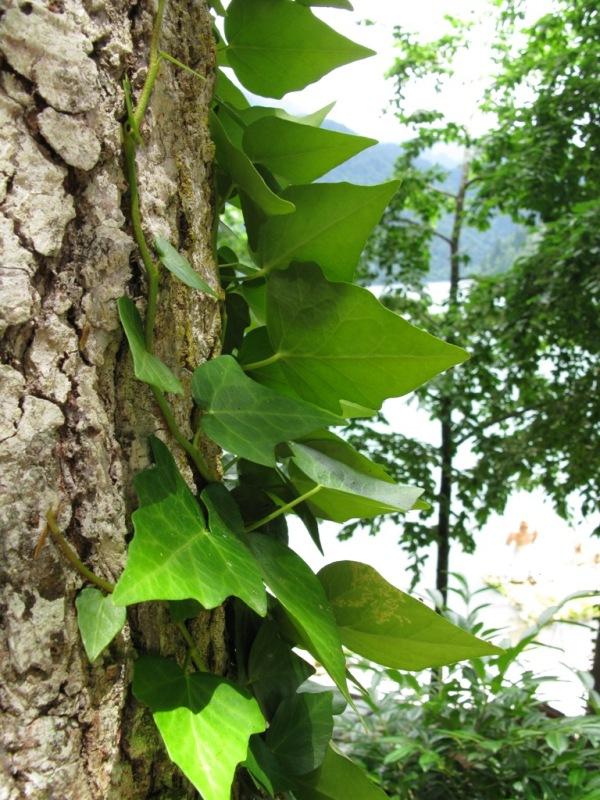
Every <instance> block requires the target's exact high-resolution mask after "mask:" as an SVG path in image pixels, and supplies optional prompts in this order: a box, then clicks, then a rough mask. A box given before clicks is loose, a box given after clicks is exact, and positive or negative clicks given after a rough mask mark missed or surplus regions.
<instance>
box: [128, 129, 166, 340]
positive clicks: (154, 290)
mask: <svg viewBox="0 0 600 800" xmlns="http://www.w3.org/2000/svg"><path fill="white" fill-rule="evenodd" d="M123 137H124V151H125V165H126V168H127V183H128V184H129V203H130V210H131V225H132V227H133V235H134V238H135V241H136V243H137V246H138V248H139V251H140V256H141V257H142V262H143V264H144V268H145V270H146V276H147V279H148V303H147V306H146V323H145V328H146V349H147V350H148V351H149V352H152V347H153V344H154V322H155V319H156V306H157V301H158V276H159V272H158V266H157V264H156V262H155V261H154V259H153V257H152V253H151V252H150V248H149V247H148V243H147V242H146V237H145V236H144V231H143V229H142V216H141V213H140V196H139V192H138V184H137V169H136V165H135V150H136V146H135V140H134V137H133V135H132V133H131V132H130V131H129V130H127V128H126V127H124V129H123Z"/></svg>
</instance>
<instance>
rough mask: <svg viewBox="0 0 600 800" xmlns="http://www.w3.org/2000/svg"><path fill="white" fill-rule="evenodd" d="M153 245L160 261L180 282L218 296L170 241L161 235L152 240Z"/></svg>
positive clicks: (212, 295)
mask: <svg viewBox="0 0 600 800" xmlns="http://www.w3.org/2000/svg"><path fill="white" fill-rule="evenodd" d="M154 246H155V248H156V252H157V253H158V257H159V258H160V260H161V263H162V264H163V265H164V266H165V267H166V268H167V269H168V270H169V272H172V273H173V275H175V277H176V278H179V280H180V281H181V282H182V283H185V285H186V286H190V287H191V288H192V289H199V290H200V291H201V292H204V293H205V294H208V295H210V296H211V297H217V296H218V295H217V293H216V292H215V290H214V289H212V288H211V287H210V286H209V285H208V283H206V281H205V280H203V279H202V278H201V277H200V275H198V273H197V272H196V271H195V270H194V269H193V268H192V265H191V264H190V262H189V261H188V260H187V258H185V256H183V255H181V253H179V252H178V251H177V250H176V249H175V248H174V247H173V245H172V244H171V242H169V241H168V240H167V239H164V238H163V237H162V236H157V237H156V239H155V240H154Z"/></svg>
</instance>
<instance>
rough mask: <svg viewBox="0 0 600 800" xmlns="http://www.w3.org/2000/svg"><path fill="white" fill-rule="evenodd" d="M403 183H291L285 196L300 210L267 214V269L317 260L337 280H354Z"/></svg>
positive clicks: (262, 241) (262, 235) (263, 254)
mask: <svg viewBox="0 0 600 800" xmlns="http://www.w3.org/2000/svg"><path fill="white" fill-rule="evenodd" d="M398 186H399V182H398V181H388V182H387V183H381V184H377V185H375V186H355V185H354V184H352V183H315V184H310V185H308V186H290V187H289V188H288V189H286V190H285V191H284V192H282V197H284V198H285V199H286V200H289V201H290V202H291V203H293V204H294V206H295V207H296V211H295V213H294V214H289V215H286V216H285V217H277V218H275V217H273V218H271V219H269V220H267V221H266V222H265V223H264V224H263V225H262V226H261V227H260V229H259V233H258V256H259V260H260V263H261V266H262V268H263V269H265V270H267V271H269V270H272V269H275V268H279V269H283V268H284V267H286V266H287V265H288V264H290V263H291V262H292V261H314V262H316V263H317V264H319V266H320V267H321V269H322V270H323V272H324V274H325V275H326V276H327V277H328V278H329V279H330V280H332V281H351V280H352V278H353V277H354V271H355V269H356V265H357V264H358V259H359V257H360V254H361V252H362V249H363V247H364V246H365V242H366V241H367V238H368V236H369V234H370V233H371V231H372V230H373V228H374V227H375V225H377V223H378V222H379V220H380V219H381V215H382V214H383V212H384V209H385V207H386V206H387V204H388V203H389V201H390V199H391V198H392V196H393V194H394V193H395V191H396V189H397V188H398Z"/></svg>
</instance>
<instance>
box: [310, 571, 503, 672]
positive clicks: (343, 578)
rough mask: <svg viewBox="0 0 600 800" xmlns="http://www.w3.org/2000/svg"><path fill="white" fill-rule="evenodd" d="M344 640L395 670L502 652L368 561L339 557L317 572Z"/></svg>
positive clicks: (362, 653)
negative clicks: (397, 584)
mask: <svg viewBox="0 0 600 800" xmlns="http://www.w3.org/2000/svg"><path fill="white" fill-rule="evenodd" d="M319 580H320V581H321V583H322V585H323V587H324V589H325V593H326V594H327V597H328V599H329V602H330V604H331V607H332V608H333V613H334V615H335V619H336V622H337V624H338V627H339V630H340V635H341V637H342V642H343V644H344V645H345V646H346V647H348V648H349V649H350V650H353V651H354V652H355V653H358V654H359V655H361V656H364V657H365V658H368V659H370V660H371V661H375V662H376V663H378V664H383V665H384V666H386V667H394V668H396V669H410V670H421V669H425V668H426V667H439V666H442V665H444V664H452V663H454V662H455V661H461V660H462V659H465V658H476V657H478V656H488V655H497V654H501V653H502V652H503V651H502V650H500V648H498V647H495V646H494V645H493V644H490V643H489V642H484V641H483V640H482V639H478V638H477V637H476V636H473V635H472V634H470V633H467V631H464V630H463V629H462V628H458V627H457V626H456V625H453V624H452V623H451V622H448V620H447V619H444V617H442V616H440V615H439V614H436V612H435V611H432V610H431V609H430V608H427V606H426V605H424V604H423V603H421V602H419V601H418V600H415V599H414V598H412V597H410V595H407V594H405V593H404V592H401V591H400V590H399V589H396V587H395V586H392V585H391V584H390V583H388V582H387V581H386V580H385V579H384V578H382V577H381V575H380V574H379V573H378V572H377V571H376V570H374V569H373V567H370V566H369V565H368V564H361V563H359V562H357V561H337V562H335V563H334V564H328V565H327V566H326V567H324V568H323V569H322V570H321V571H320V572H319Z"/></svg>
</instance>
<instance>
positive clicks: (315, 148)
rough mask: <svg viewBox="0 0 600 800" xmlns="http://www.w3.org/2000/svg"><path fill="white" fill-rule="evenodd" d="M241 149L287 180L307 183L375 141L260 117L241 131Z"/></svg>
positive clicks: (370, 145) (255, 160)
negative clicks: (242, 134)
mask: <svg viewBox="0 0 600 800" xmlns="http://www.w3.org/2000/svg"><path fill="white" fill-rule="evenodd" d="M243 143H244V151H245V152H246V153H247V154H248V156H249V157H250V158H251V159H252V161H254V162H258V163H259V164H264V166H265V167H267V169H270V170H271V172H272V173H273V174H274V175H277V176H279V177H281V178H285V179H286V180H287V181H289V182H290V183H310V182H311V181H314V180H316V178H320V177H321V175H325V173H326V172H329V170H331V169H333V168H334V167H336V166H337V165H338V164H341V163H342V162H343V161H347V160H348V159H349V158H352V156H354V155H356V154H357V153H360V152H361V150H364V149H365V148H366V147H372V146H373V145H374V144H377V142H376V140H375V139H367V138H365V137H364V136H350V135H348V134H347V133H338V132H337V131H330V130H327V129H324V128H313V127H307V126H306V125H304V124H300V123H297V122H290V121H289V120H285V119H278V118H277V117H263V118H262V119H259V120H257V121H256V122H254V123H252V125H250V126H249V127H248V128H246V131H245V133H244V139H243Z"/></svg>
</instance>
